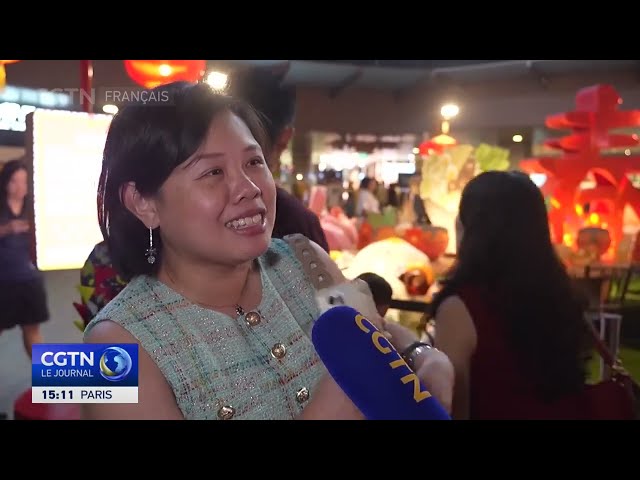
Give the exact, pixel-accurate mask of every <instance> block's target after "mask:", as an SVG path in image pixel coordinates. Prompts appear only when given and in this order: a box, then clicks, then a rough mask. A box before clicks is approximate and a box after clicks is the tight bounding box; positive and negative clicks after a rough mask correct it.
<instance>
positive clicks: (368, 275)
mask: <svg viewBox="0 0 640 480" xmlns="http://www.w3.org/2000/svg"><path fill="white" fill-rule="evenodd" d="M358 278H359V279H360V280H364V281H365V282H367V285H369V290H371V293H372V295H373V301H374V303H375V304H376V305H391V298H392V297H393V290H392V289H391V285H389V282H387V281H386V280H385V279H384V278H382V277H381V276H380V275H376V274H375V273H372V272H365V273H361V274H360V275H358Z"/></svg>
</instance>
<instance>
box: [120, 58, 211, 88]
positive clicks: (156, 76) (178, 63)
mask: <svg viewBox="0 0 640 480" xmlns="http://www.w3.org/2000/svg"><path fill="white" fill-rule="evenodd" d="M124 66H125V68H126V70H127V74H128V75H129V76H130V77H131V79H132V80H133V81H134V82H136V83H137V84H138V85H142V86H143V87H145V88H155V87H157V86H158V85H164V84H166V83H171V82H177V81H186V82H198V81H200V80H201V79H202V77H203V76H204V72H205V70H206V68H207V62H206V60H125V61H124Z"/></svg>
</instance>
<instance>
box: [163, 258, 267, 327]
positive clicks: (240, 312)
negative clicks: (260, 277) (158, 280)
mask: <svg viewBox="0 0 640 480" xmlns="http://www.w3.org/2000/svg"><path fill="white" fill-rule="evenodd" d="M251 272H252V270H251V269H249V273H248V274H247V279H246V280H245V282H244V285H243V286H242V290H241V291H240V295H239V296H238V297H239V299H238V302H236V303H234V304H233V305H210V304H207V303H202V302H198V301H197V300H194V302H195V303H196V304H198V305H199V306H201V307H203V308H206V309H210V310H217V311H220V310H222V309H227V308H234V309H235V313H236V320H237V319H238V318H239V317H244V321H245V323H246V324H247V325H249V326H250V327H255V326H256V325H258V324H259V323H260V322H261V321H262V319H263V318H264V316H263V315H262V313H261V312H260V310H258V309H256V310H252V311H250V312H245V311H244V308H242V306H241V305H240V303H239V301H240V300H241V299H242V297H243V295H244V292H245V290H246V288H247V285H249V277H250V275H251ZM167 276H168V277H169V279H170V280H171V283H172V284H173V285H174V287H176V286H177V284H176V282H175V281H174V280H173V277H172V276H171V274H170V273H169V272H167ZM183 296H184V295H183ZM185 298H186V297H185Z"/></svg>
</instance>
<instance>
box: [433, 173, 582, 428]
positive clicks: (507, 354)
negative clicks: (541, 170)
mask: <svg viewBox="0 0 640 480" xmlns="http://www.w3.org/2000/svg"><path fill="white" fill-rule="evenodd" d="M457 223H458V228H459V232H460V234H461V235H460V238H458V240H459V246H458V256H457V259H456V263H455V265H454V267H453V269H452V271H451V272H450V273H449V274H448V275H447V278H446V279H445V280H444V281H443V282H442V283H443V288H442V290H441V291H440V292H439V293H438V294H437V295H436V297H435V298H434V302H433V304H432V310H433V313H434V315H435V324H436V329H435V346H436V347H438V348H440V349H441V350H443V351H444V352H445V353H446V354H447V355H448V356H449V358H450V359H451V361H452V362H453V364H454V367H455V369H456V388H455V392H456V393H455V396H454V417H455V418H471V419H480V418H482V419H545V418H548V419H552V418H553V419H559V418H581V417H582V416H583V415H584V414H583V413H581V412H579V411H578V409H577V405H579V404H580V395H581V392H583V391H584V390H585V388H584V386H585V378H586V360H587V358H588V353H589V347H590V337H589V334H588V329H587V325H586V323H585V320H584V315H583V311H582V308H581V306H580V303H579V302H578V300H577V298H576V297H575V295H574V292H573V288H572V285H571V281H570V279H569V276H568V274H567V272H566V271H565V269H564V266H563V265H562V263H561V262H560V261H559V260H558V258H557V256H556V254H555V250H554V248H553V245H552V244H551V239H550V234H549V224H548V218H547V211H546V207H545V204H544V199H543V197H542V194H541V193H540V191H539V189H538V188H537V187H536V186H535V184H534V183H533V182H531V180H530V179H529V178H528V177H526V176H525V175H523V174H520V173H517V172H487V173H483V174H481V175H479V176H477V177H476V178H474V179H473V180H471V181H470V182H469V183H468V184H467V186H466V187H465V190H464V191H463V194H462V198H461V201H460V209H459V218H458V222H457ZM574 405H575V406H574Z"/></svg>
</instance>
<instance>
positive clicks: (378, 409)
mask: <svg viewBox="0 0 640 480" xmlns="http://www.w3.org/2000/svg"><path fill="white" fill-rule="evenodd" d="M311 341H312V342H313V345H314V346H315V349H316V352H317V353H318V356H319V357H320V359H321V360H322V362H323V363H324V365H325V367H326V368H327V370H328V371H329V374H330V375H331V376H332V377H333V379H334V380H335V382H336V383H337V384H338V385H339V386H340V388H341V389H342V390H343V391H344V392H345V394H346V395H347V396H348V397H349V398H350V399H351V401H352V402H353V403H354V405H355V406H356V407H358V409H359V410H360V411H361V412H362V413H363V414H364V416H365V418H367V419H368V420H451V417H450V416H449V414H448V413H447V411H446V410H445V409H444V408H443V407H442V406H441V405H440V403H439V402H438V401H437V400H436V398H435V397H433V396H432V395H431V393H429V392H428V391H427V389H426V388H425V387H424V385H422V383H421V382H420V380H419V379H418V377H417V375H416V374H415V373H414V372H413V371H412V370H411V369H410V368H409V366H408V365H407V363H406V362H405V361H404V359H403V358H402V357H401V356H400V354H399V353H398V352H397V350H396V349H395V348H394V347H393V345H391V343H390V342H389V341H388V340H387V338H386V337H385V336H384V335H383V334H382V332H380V331H379V330H378V329H377V328H376V327H375V326H373V324H372V323H371V322H369V320H367V319H366V318H364V317H363V316H362V315H360V314H359V313H358V312H357V311H356V310H354V309H353V308H351V307H346V306H338V307H333V308H331V309H329V310H327V311H326V312H324V313H323V314H322V315H320V317H319V318H318V320H316V322H315V324H314V326H313V329H312V331H311Z"/></svg>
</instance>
